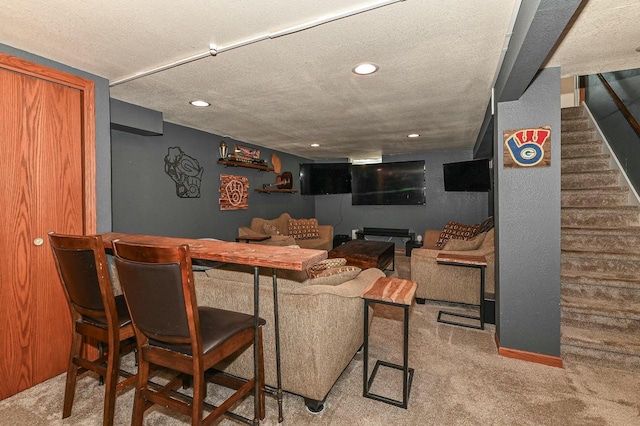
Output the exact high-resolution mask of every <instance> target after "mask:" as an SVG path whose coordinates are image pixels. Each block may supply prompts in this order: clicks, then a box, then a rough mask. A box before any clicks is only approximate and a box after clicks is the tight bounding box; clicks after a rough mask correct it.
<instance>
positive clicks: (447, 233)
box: [436, 221, 480, 248]
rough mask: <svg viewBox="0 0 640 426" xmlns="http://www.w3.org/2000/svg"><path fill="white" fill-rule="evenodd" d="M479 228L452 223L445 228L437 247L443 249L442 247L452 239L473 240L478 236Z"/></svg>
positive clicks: (477, 225)
mask: <svg viewBox="0 0 640 426" xmlns="http://www.w3.org/2000/svg"><path fill="white" fill-rule="evenodd" d="M479 226H480V225H479V224H475V225H464V224H462V223H458V222H454V221H451V222H449V223H447V224H446V225H445V226H444V229H443V231H442V232H441V233H440V237H439V238H438V241H436V247H440V248H442V246H444V244H445V243H446V242H447V241H448V240H450V239H458V240H468V239H470V238H473V237H474V236H475V235H476V232H477V230H478V227H479Z"/></svg>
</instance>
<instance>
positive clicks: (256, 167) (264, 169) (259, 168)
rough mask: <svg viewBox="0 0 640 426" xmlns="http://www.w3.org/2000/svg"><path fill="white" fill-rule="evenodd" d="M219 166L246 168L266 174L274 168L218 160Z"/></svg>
mask: <svg viewBox="0 0 640 426" xmlns="http://www.w3.org/2000/svg"><path fill="white" fill-rule="evenodd" d="M218 164H224V165H225V166H230V167H246V168H248V169H257V170H260V171H264V172H272V171H273V168H272V167H269V166H263V165H260V164H253V163H244V162H242V161H230V160H218Z"/></svg>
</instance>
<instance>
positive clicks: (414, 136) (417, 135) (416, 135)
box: [407, 133, 420, 138]
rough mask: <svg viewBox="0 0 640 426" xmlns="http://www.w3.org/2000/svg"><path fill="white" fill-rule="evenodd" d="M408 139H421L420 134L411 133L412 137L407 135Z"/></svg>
mask: <svg viewBox="0 0 640 426" xmlns="http://www.w3.org/2000/svg"><path fill="white" fill-rule="evenodd" d="M407 137H408V138H417V137H420V134H419V133H411V134H410V135H407Z"/></svg>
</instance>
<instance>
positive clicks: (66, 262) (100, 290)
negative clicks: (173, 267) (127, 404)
mask: <svg viewBox="0 0 640 426" xmlns="http://www.w3.org/2000/svg"><path fill="white" fill-rule="evenodd" d="M49 242H50V244H51V249H52V251H53V258H54V261H55V263H56V267H57V268H58V273H59V275H60V280H61V281H62V284H63V288H64V291H65V295H66V296H67V301H68V302H69V310H70V311H71V317H72V320H73V324H74V327H73V338H72V343H71V351H70V355H69V367H68V368H67V381H66V386H65V391H64V406H63V410H62V418H63V419H64V418H67V417H69V416H70V415H71V409H72V407H73V399H74V395H75V389H76V381H77V378H78V374H82V373H84V372H85V371H93V372H94V373H97V374H98V375H100V377H105V378H106V380H105V385H106V386H105V390H104V414H103V419H102V424H103V425H105V426H111V425H113V417H114V410H115V401H116V393H117V392H118V391H119V390H121V389H122V388H124V387H126V386H128V385H130V384H133V383H134V381H135V375H133V374H131V373H127V372H125V371H121V370H120V357H121V356H122V355H124V354H126V353H129V352H131V351H132V350H133V349H135V347H136V344H135V339H134V332H133V326H132V325H131V320H130V318H129V311H128V309H127V305H126V303H125V300H124V297H123V296H122V295H118V296H114V293H113V287H112V284H111V279H110V278H109V270H108V264H107V258H106V255H105V252H104V246H103V245H102V238H101V237H100V236H99V235H97V236H74V235H61V234H55V233H53V232H51V233H49ZM87 339H95V340H97V341H98V342H102V343H106V351H107V353H106V355H103V354H101V355H100V356H99V358H98V359H96V360H90V359H88V358H87V357H86V356H84V355H83V352H82V349H83V344H85V343H86V342H87ZM120 375H122V376H124V377H126V379H125V380H123V381H121V382H119V383H118V376H120Z"/></svg>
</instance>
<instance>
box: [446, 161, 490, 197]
mask: <svg viewBox="0 0 640 426" xmlns="http://www.w3.org/2000/svg"><path fill="white" fill-rule="evenodd" d="M442 169H443V172H444V190H445V191H466V192H487V191H489V189H490V188H491V169H490V168H489V160H488V159H485V160H472V161H461V162H457V163H448V164H443V165H442Z"/></svg>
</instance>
